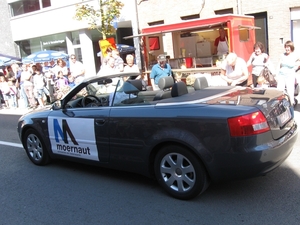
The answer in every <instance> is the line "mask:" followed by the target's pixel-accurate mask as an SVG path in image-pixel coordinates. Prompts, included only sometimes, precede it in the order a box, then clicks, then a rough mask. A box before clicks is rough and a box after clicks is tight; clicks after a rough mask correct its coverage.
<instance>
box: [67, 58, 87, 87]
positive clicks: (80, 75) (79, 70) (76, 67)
mask: <svg viewBox="0 0 300 225" xmlns="http://www.w3.org/2000/svg"><path fill="white" fill-rule="evenodd" d="M70 59H71V61H70V73H71V75H72V77H73V78H74V80H75V84H78V83H80V82H81V81H83V79H84V73H85V69H84V66H83V64H82V63H81V62H79V61H77V60H76V56H75V54H72V55H71V56H70Z"/></svg>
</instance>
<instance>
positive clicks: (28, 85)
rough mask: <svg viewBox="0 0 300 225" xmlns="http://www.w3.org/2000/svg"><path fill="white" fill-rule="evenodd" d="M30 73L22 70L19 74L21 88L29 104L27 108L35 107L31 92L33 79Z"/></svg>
mask: <svg viewBox="0 0 300 225" xmlns="http://www.w3.org/2000/svg"><path fill="white" fill-rule="evenodd" d="M26 67H27V66H26ZM32 80H33V79H32V74H31V73H29V72H28V71H24V72H22V74H21V82H23V89H24V91H25V94H26V96H27V99H28V102H29V104H30V107H29V108H33V109H35V108H36V101H35V98H34V94H33V81H32Z"/></svg>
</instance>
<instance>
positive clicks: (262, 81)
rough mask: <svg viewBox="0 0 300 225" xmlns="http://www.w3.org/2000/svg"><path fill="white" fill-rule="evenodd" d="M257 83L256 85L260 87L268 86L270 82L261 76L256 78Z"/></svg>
mask: <svg viewBox="0 0 300 225" xmlns="http://www.w3.org/2000/svg"><path fill="white" fill-rule="evenodd" d="M256 82H257V85H256V87H258V88H268V87H269V86H268V82H267V80H266V79H265V78H264V77H263V76H259V77H258V78H257V80H256Z"/></svg>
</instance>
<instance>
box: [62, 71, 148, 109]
mask: <svg viewBox="0 0 300 225" xmlns="http://www.w3.org/2000/svg"><path fill="white" fill-rule="evenodd" d="M124 80H125V79H124V77H122V76H115V77H112V78H103V79H101V78H99V79H91V80H90V81H87V82H83V83H81V84H79V85H78V86H76V87H75V88H74V90H72V91H70V93H69V94H67V96H66V98H65V101H64V102H65V103H64V106H63V107H64V108H80V107H97V106H122V105H128V104H135V103H139V104H140V103H145V100H144V99H141V98H138V93H139V92H140V91H142V89H143V86H142V81H141V80H130V79H127V80H126V81H124Z"/></svg>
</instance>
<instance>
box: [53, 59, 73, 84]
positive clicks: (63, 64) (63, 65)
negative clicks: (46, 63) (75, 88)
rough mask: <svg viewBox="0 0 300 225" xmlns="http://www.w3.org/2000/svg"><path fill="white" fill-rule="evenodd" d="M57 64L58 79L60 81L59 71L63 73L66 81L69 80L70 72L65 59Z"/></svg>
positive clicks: (55, 69)
mask: <svg viewBox="0 0 300 225" xmlns="http://www.w3.org/2000/svg"><path fill="white" fill-rule="evenodd" d="M56 62H57V65H56V66H55V68H54V72H55V76H56V77H57V79H58V72H59V71H62V73H63V76H64V77H65V78H66V79H68V73H69V71H68V68H67V64H66V62H65V61H64V60H63V59H58V60H57V61H56Z"/></svg>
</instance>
